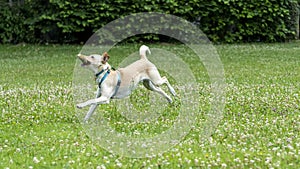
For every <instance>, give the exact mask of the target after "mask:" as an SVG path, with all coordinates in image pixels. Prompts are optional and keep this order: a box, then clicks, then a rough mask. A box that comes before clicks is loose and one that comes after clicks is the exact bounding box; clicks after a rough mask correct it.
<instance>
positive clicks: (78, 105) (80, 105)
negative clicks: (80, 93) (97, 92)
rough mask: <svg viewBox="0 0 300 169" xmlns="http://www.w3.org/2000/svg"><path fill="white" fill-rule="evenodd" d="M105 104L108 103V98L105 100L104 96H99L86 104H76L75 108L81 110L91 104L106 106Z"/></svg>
mask: <svg viewBox="0 0 300 169" xmlns="http://www.w3.org/2000/svg"><path fill="white" fill-rule="evenodd" d="M106 103H109V98H107V97H105V96H101V97H99V98H96V99H91V100H88V101H86V102H83V103H79V104H77V108H79V109H81V108H83V107H85V106H89V105H91V104H106Z"/></svg>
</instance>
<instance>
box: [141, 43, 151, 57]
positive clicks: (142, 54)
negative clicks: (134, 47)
mask: <svg viewBox="0 0 300 169" xmlns="http://www.w3.org/2000/svg"><path fill="white" fill-rule="evenodd" d="M147 51H148V53H149V54H151V52H150V49H149V47H148V46H146V45H142V46H141V47H140V56H141V59H147V57H146V53H147Z"/></svg>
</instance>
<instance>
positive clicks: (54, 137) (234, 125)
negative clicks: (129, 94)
mask: <svg viewBox="0 0 300 169" xmlns="http://www.w3.org/2000/svg"><path fill="white" fill-rule="evenodd" d="M149 46H150V48H151V47H156V48H162V49H165V50H168V51H171V52H172V51H174V52H176V53H177V54H178V55H180V57H181V58H182V59H183V60H184V61H185V62H186V63H187V64H189V65H190V66H191V69H192V71H193V72H194V75H195V77H196V79H197V81H198V83H199V85H200V86H201V87H200V94H199V99H200V101H201V103H200V105H201V107H200V110H201V111H203V112H204V111H206V110H207V109H208V108H209V106H208V103H209V102H208V101H209V96H208V93H209V91H210V89H209V85H208V83H209V79H208V76H207V73H206V72H205V69H204V67H203V66H202V64H201V63H200V64H199V62H197V58H195V57H194V56H193V54H192V53H191V52H189V51H188V50H187V49H186V48H185V47H184V46H181V45H159V44H152V45H149ZM215 47H216V49H217V51H218V53H219V55H220V58H221V61H222V63H223V65H224V69H225V76H226V83H227V87H226V107H225V109H224V118H223V119H222V121H221V123H220V124H219V125H218V127H217V129H216V130H215V133H214V134H213V135H212V136H211V137H210V138H209V140H207V141H205V142H202V141H200V140H201V139H200V138H199V135H200V134H201V127H202V126H201V122H202V121H203V117H202V115H201V114H199V115H197V117H196V120H197V124H196V125H195V126H193V129H192V130H191V131H190V133H189V134H188V135H187V136H186V137H185V138H184V139H183V140H182V142H181V143H180V144H178V145H176V146H175V147H173V148H172V149H171V150H170V151H168V152H166V153H164V154H162V155H158V156H156V157H153V158H141V159H134V158H126V157H122V156H118V155H115V154H111V153H109V152H107V151H106V150H105V149H102V148H101V146H100V145H98V144H97V143H95V142H94V141H93V140H92V139H91V138H90V137H89V136H88V135H87V134H86V133H85V131H84V127H83V126H82V124H81V123H80V121H81V120H82V119H78V118H77V115H76V111H75V108H74V102H73V96H72V81H73V70H74V65H75V61H76V58H75V56H76V54H77V53H78V52H79V51H80V50H81V46H68V45H64V46H59V45H58V46H52V45H50V46H38V45H19V46H11V45H1V46H0V110H1V111H2V114H1V118H0V121H1V124H0V159H2V160H1V161H0V168H7V167H8V168H97V167H98V168H104V167H106V168H143V167H145V168H148V167H149V168H188V167H193V168H209V167H211V168H272V167H273V168H299V166H300V162H299V160H298V159H299V156H300V137H299V136H300V107H299V105H300V101H299V100H300V56H299V54H300V43H299V42H293V43H283V44H241V45H217V46H215ZM137 49H138V46H137V45H125V46H120V47H117V48H114V49H113V50H112V51H111V52H110V54H111V56H112V57H111V61H110V63H111V64H112V65H117V63H119V62H120V61H121V60H122V59H123V58H124V57H126V56H127V55H128V54H130V53H132V52H135V51H137ZM113 57H115V59H114V58H113ZM149 57H151V55H150V56H149ZM92 80H93V79H91V81H92ZM141 92H143V90H139V91H136V93H134V95H133V98H134V97H136V96H137V95H143V93H141ZM145 92H146V91H145ZM145 95H146V96H147V94H145ZM146 96H145V97H146ZM137 98H139V97H137ZM145 99H146V101H147V100H148V98H147V97H146V98H145ZM116 103H117V102H116ZM141 103H143V102H141ZM99 108H101V109H103V110H104V111H103V114H104V115H103V116H104V117H106V118H109V119H110V121H109V123H110V124H111V125H112V126H113V127H115V128H116V130H117V131H119V132H125V133H127V134H132V133H134V131H138V132H140V133H142V134H143V132H145V133H146V134H149V135H153V134H156V133H159V132H161V131H162V130H165V128H166V127H169V126H171V125H172V124H173V121H172V120H173V119H175V118H176V116H177V115H178V112H177V113H176V111H175V110H173V109H172V108H170V110H171V112H172V113H170V114H168V113H163V114H162V115H161V117H160V118H159V120H158V122H157V123H149V124H133V123H132V122H131V121H128V120H126V118H124V117H123V116H122V115H120V113H118V112H116V111H115V108H114V104H111V105H103V106H100V107H99ZM143 108H145V109H147V108H148V107H147V105H145V107H138V109H143ZM93 117H94V118H97V117H98V116H97V115H95V116H92V118H93ZM145 133H144V134H145ZM132 135H133V136H135V137H137V136H136V135H134V134H132Z"/></svg>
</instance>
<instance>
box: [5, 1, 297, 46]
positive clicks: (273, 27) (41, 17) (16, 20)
mask: <svg viewBox="0 0 300 169" xmlns="http://www.w3.org/2000/svg"><path fill="white" fill-rule="evenodd" d="M12 2H13V3H11V4H9V3H8V1H7V0H0V8H1V10H0V18H1V23H0V42H1V43H20V42H31V43H32V42H35V43H36V42H42V43H45V42H55V43H57V42H59V43H62V42H64V43H66V42H70V43H73V42H83V41H86V40H87V39H88V38H89V37H90V35H92V33H93V32H95V31H96V30H98V29H99V28H101V27H102V26H103V25H105V24H107V23H109V22H110V21H113V20H115V19H118V18H119V17H121V16H125V15H128V14H131V13H138V12H150V11H155V12H162V13H167V14H174V15H176V16H179V17H182V18H184V19H187V20H188V21H190V22H193V23H195V24H196V25H198V26H199V28H201V30H202V31H203V32H204V33H206V34H207V36H208V37H209V38H210V39H211V40H212V41H214V42H249V41H267V42H274V41H286V40H289V39H294V38H295V32H296V30H295V28H296V23H297V21H296V18H297V17H296V16H298V15H299V13H298V12H297V10H299V2H300V1H299V0H298V1H297V0H283V1H277V0H254V1H247V2H246V1H244V0H213V1H211V0H192V1H188V2H185V1H178V0H168V1H166V0H157V1H153V0H145V1H138V0H133V1H129V2H127V1H125V0H116V1H98V0H76V1H70V0H23V1H22V3H20V2H19V1H18V2H19V3H18V2H16V1H12ZM160 38H166V37H160ZM160 40H164V39H160Z"/></svg>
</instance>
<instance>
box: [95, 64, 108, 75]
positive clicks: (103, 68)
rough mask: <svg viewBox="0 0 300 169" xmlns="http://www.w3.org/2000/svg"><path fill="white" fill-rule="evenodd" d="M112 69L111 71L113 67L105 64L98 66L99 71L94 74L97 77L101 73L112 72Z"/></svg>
mask: <svg viewBox="0 0 300 169" xmlns="http://www.w3.org/2000/svg"><path fill="white" fill-rule="evenodd" d="M110 69H111V66H110V65H109V64H108V63H105V64H104V65H101V66H98V68H97V69H94V73H95V75H96V76H97V74H99V72H101V71H106V70H110Z"/></svg>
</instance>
